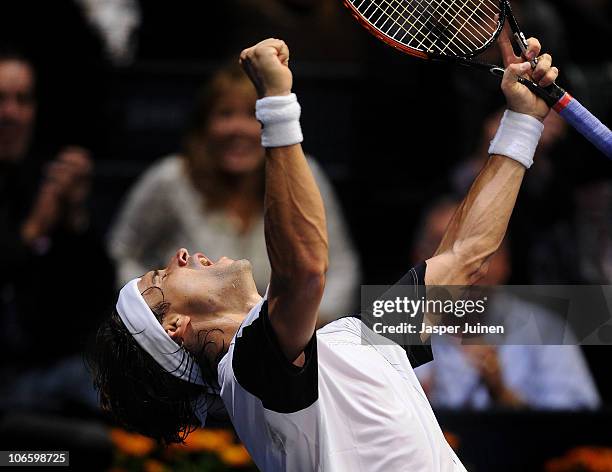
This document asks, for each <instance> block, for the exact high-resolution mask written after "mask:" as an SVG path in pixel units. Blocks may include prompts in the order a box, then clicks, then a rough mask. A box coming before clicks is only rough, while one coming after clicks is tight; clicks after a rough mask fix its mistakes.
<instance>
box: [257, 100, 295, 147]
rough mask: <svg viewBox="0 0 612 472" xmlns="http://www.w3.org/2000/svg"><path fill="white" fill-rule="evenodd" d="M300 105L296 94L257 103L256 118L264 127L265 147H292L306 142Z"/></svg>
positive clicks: (263, 140) (262, 143) (262, 132)
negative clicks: (301, 123) (301, 125)
mask: <svg viewBox="0 0 612 472" xmlns="http://www.w3.org/2000/svg"><path fill="white" fill-rule="evenodd" d="M300 112H301V108H300V104H299V103H298V101H297V97H296V96H295V93H291V94H289V95H280V96H275V97H264V98H260V99H259V100H257V102H256V103H255V116H256V117H257V119H258V120H259V121H260V122H261V124H262V125H263V129H262V130H261V145H262V146H263V147H280V146H290V145H291V144H297V143H301V142H302V141H303V140H304V137H303V136H302V128H301V127H300Z"/></svg>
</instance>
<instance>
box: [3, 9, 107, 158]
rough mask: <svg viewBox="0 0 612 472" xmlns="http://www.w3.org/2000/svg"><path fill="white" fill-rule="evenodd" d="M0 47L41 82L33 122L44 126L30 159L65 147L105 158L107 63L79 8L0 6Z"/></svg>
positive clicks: (99, 41) (99, 39)
mask: <svg viewBox="0 0 612 472" xmlns="http://www.w3.org/2000/svg"><path fill="white" fill-rule="evenodd" d="M83 1H84V0H83ZM98 3H108V2H106V1H102V2H98ZM0 44H10V45H11V46H12V47H14V48H16V49H18V50H19V51H21V52H22V53H23V54H25V55H26V56H27V57H28V59H30V60H31V62H32V64H33V65H34V67H35V68H36V71H37V76H38V77H39V78H40V79H41V80H40V81H39V82H38V83H37V84H36V88H37V90H36V92H37V93H36V95H37V102H38V103H37V105H38V106H37V116H38V120H39V122H40V123H44V126H38V127H37V129H36V136H35V139H34V140H33V142H32V145H33V146H35V148H36V149H35V151H36V152H35V154H36V155H37V156H38V155H48V154H51V153H54V152H55V151H56V150H57V149H58V148H59V147H60V146H62V145H64V144H65V143H66V142H70V143H72V144H78V145H80V146H83V147H86V148H87V149H91V150H93V151H94V152H95V153H96V154H99V153H100V151H102V152H104V151H105V149H104V147H105V146H106V141H107V135H106V132H107V131H106V130H107V128H106V126H107V125H106V121H107V118H106V113H107V110H106V108H105V107H106V101H107V100H106V98H107V97H106V92H107V90H108V72H109V70H110V68H109V67H108V66H109V61H108V59H107V55H106V54H105V45H104V40H103V38H102V37H101V36H100V35H99V34H98V33H97V31H96V30H95V29H94V28H92V27H91V26H90V24H89V22H88V21H87V19H86V14H85V10H84V9H83V8H81V6H80V4H79V3H77V2H76V1H75V0H58V1H54V2H40V1H38V0H19V1H18V2H3V4H2V14H1V15H0Z"/></svg>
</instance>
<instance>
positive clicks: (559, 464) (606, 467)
mask: <svg viewBox="0 0 612 472" xmlns="http://www.w3.org/2000/svg"><path fill="white" fill-rule="evenodd" d="M577 469H580V470H588V471H590V472H612V449H610V448H604V447H588V446H582V447H577V448H574V449H572V450H570V451H569V452H567V453H566V454H565V456H563V457H558V458H556V459H551V460H550V461H548V463H547V464H546V472H569V471H573V470H577Z"/></svg>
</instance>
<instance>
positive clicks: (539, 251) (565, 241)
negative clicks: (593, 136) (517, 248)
mask: <svg viewBox="0 0 612 472" xmlns="http://www.w3.org/2000/svg"><path fill="white" fill-rule="evenodd" d="M597 157H598V158H601V160H602V161H604V160H605V159H604V157H603V156H597ZM604 164H608V162H604ZM609 173H610V172H609V171H608V172H607V174H609ZM571 195H572V205H570V206H569V208H568V210H570V211H569V216H568V217H567V218H566V219H564V220H562V221H560V222H558V223H557V224H555V225H554V226H553V227H552V228H549V229H548V231H547V232H545V233H544V234H543V235H542V236H541V237H540V238H539V240H538V241H537V242H536V243H535V244H534V247H533V249H532V251H531V258H532V260H533V268H534V270H533V272H532V279H533V282H534V283H574V284H610V283H612V179H610V178H609V177H606V173H605V172H604V173H602V174H600V175H598V176H591V179H589V181H587V182H582V183H581V184H579V185H577V187H576V188H575V189H574V190H571ZM571 208H573V211H572V210H571Z"/></svg>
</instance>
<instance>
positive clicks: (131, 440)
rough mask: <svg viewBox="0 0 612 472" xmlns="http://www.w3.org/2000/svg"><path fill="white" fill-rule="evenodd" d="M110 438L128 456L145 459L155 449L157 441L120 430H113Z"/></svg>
mask: <svg viewBox="0 0 612 472" xmlns="http://www.w3.org/2000/svg"><path fill="white" fill-rule="evenodd" d="M110 438H111V440H112V442H113V444H114V445H115V447H116V448H117V449H118V450H119V451H121V452H122V453H124V454H127V455H128V456H136V457H143V456H146V455H147V454H149V453H150V452H151V451H152V450H153V449H154V448H155V441H153V440H152V439H151V438H147V437H146V436H142V435H140V434H133V433H128V432H127V431H125V430H123V429H120V428H112V429H111V431H110Z"/></svg>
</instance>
